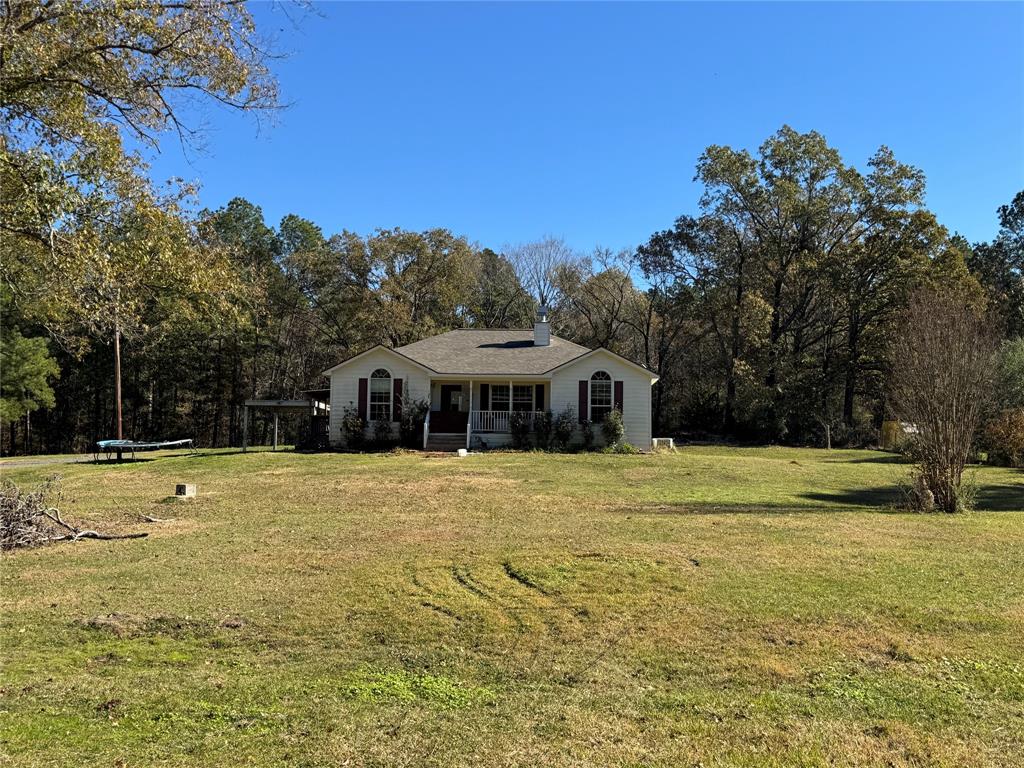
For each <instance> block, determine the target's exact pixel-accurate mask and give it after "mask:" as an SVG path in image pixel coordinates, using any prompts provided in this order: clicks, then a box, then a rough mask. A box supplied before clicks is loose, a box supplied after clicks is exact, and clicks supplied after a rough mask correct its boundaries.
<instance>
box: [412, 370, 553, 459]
mask: <svg viewBox="0 0 1024 768" xmlns="http://www.w3.org/2000/svg"><path fill="white" fill-rule="evenodd" d="M550 396H551V386H550V381H549V380H548V379H541V378H511V379H497V378H487V379H469V378H464V379H455V378H436V379H432V380H431V382H430V411H429V413H428V414H427V419H426V424H425V425H424V429H423V447H424V449H436V450H454V449H455V448H472V447H475V445H474V443H477V444H480V445H487V446H500V445H506V444H508V443H510V442H511V435H512V430H511V425H512V414H513V413H515V412H522V413H526V414H527V418H529V419H531V420H532V419H534V418H536V416H537V414H540V413H543V412H544V411H545V410H547V409H548V408H549V407H550Z"/></svg>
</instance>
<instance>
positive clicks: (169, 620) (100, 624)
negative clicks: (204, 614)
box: [79, 613, 211, 638]
mask: <svg viewBox="0 0 1024 768" xmlns="http://www.w3.org/2000/svg"><path fill="white" fill-rule="evenodd" d="M79 623H80V625H81V626H84V627H85V628H87V629H90V630H93V631H95V632H103V633H106V634H110V635H113V636H114V637H119V638H135V637H151V636H157V635H163V636H165V637H174V638H183V637H197V636H200V635H205V634H209V632H210V630H211V625H210V622H208V621H200V620H197V619H193V618H190V617H188V616H184V617H182V616H149V617H147V616H137V615H135V614H131V613H107V614H103V615H100V616H93V617H92V618H89V619H86V620H84V621H81V622H79Z"/></svg>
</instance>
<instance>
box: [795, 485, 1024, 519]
mask: <svg viewBox="0 0 1024 768" xmlns="http://www.w3.org/2000/svg"><path fill="white" fill-rule="evenodd" d="M800 497H801V498H804V499H810V500H812V501H822V502H826V503H829V504H839V505H842V506H847V507H883V508H884V507H888V509H879V510H878V511H880V512H893V511H903V510H899V509H895V507H896V506H897V505H898V504H900V503H901V502H902V501H903V492H902V491H901V490H900V489H899V487H897V486H895V485H894V486H889V487H884V488H863V489H851V490H847V491H834V492H831V493H802V494H800ZM974 509H976V510H977V511H979V512H1024V482H1021V483H1004V484H1000V485H985V486H982V487H980V488H979V489H978V492H977V495H976V496H975V498H974Z"/></svg>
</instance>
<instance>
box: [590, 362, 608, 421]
mask: <svg viewBox="0 0 1024 768" xmlns="http://www.w3.org/2000/svg"><path fill="white" fill-rule="evenodd" d="M611 412H612V377H611V376H609V375H608V374H607V373H606V372H605V371H596V372H595V373H594V375H593V376H591V377H590V420H591V421H593V422H598V423H599V422H602V421H604V418H605V416H607V415H608V414H609V413H611Z"/></svg>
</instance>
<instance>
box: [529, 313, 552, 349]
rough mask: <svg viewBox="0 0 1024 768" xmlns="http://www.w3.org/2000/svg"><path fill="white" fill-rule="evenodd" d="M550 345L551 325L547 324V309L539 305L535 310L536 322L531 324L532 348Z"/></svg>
mask: <svg viewBox="0 0 1024 768" xmlns="http://www.w3.org/2000/svg"><path fill="white" fill-rule="evenodd" d="M550 345H551V325H550V324H549V323H548V308H547V307H545V306H543V305H541V307H540V308H539V309H538V310H537V322H535V323H534V324H533V346H535V347H547V346H550Z"/></svg>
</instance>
